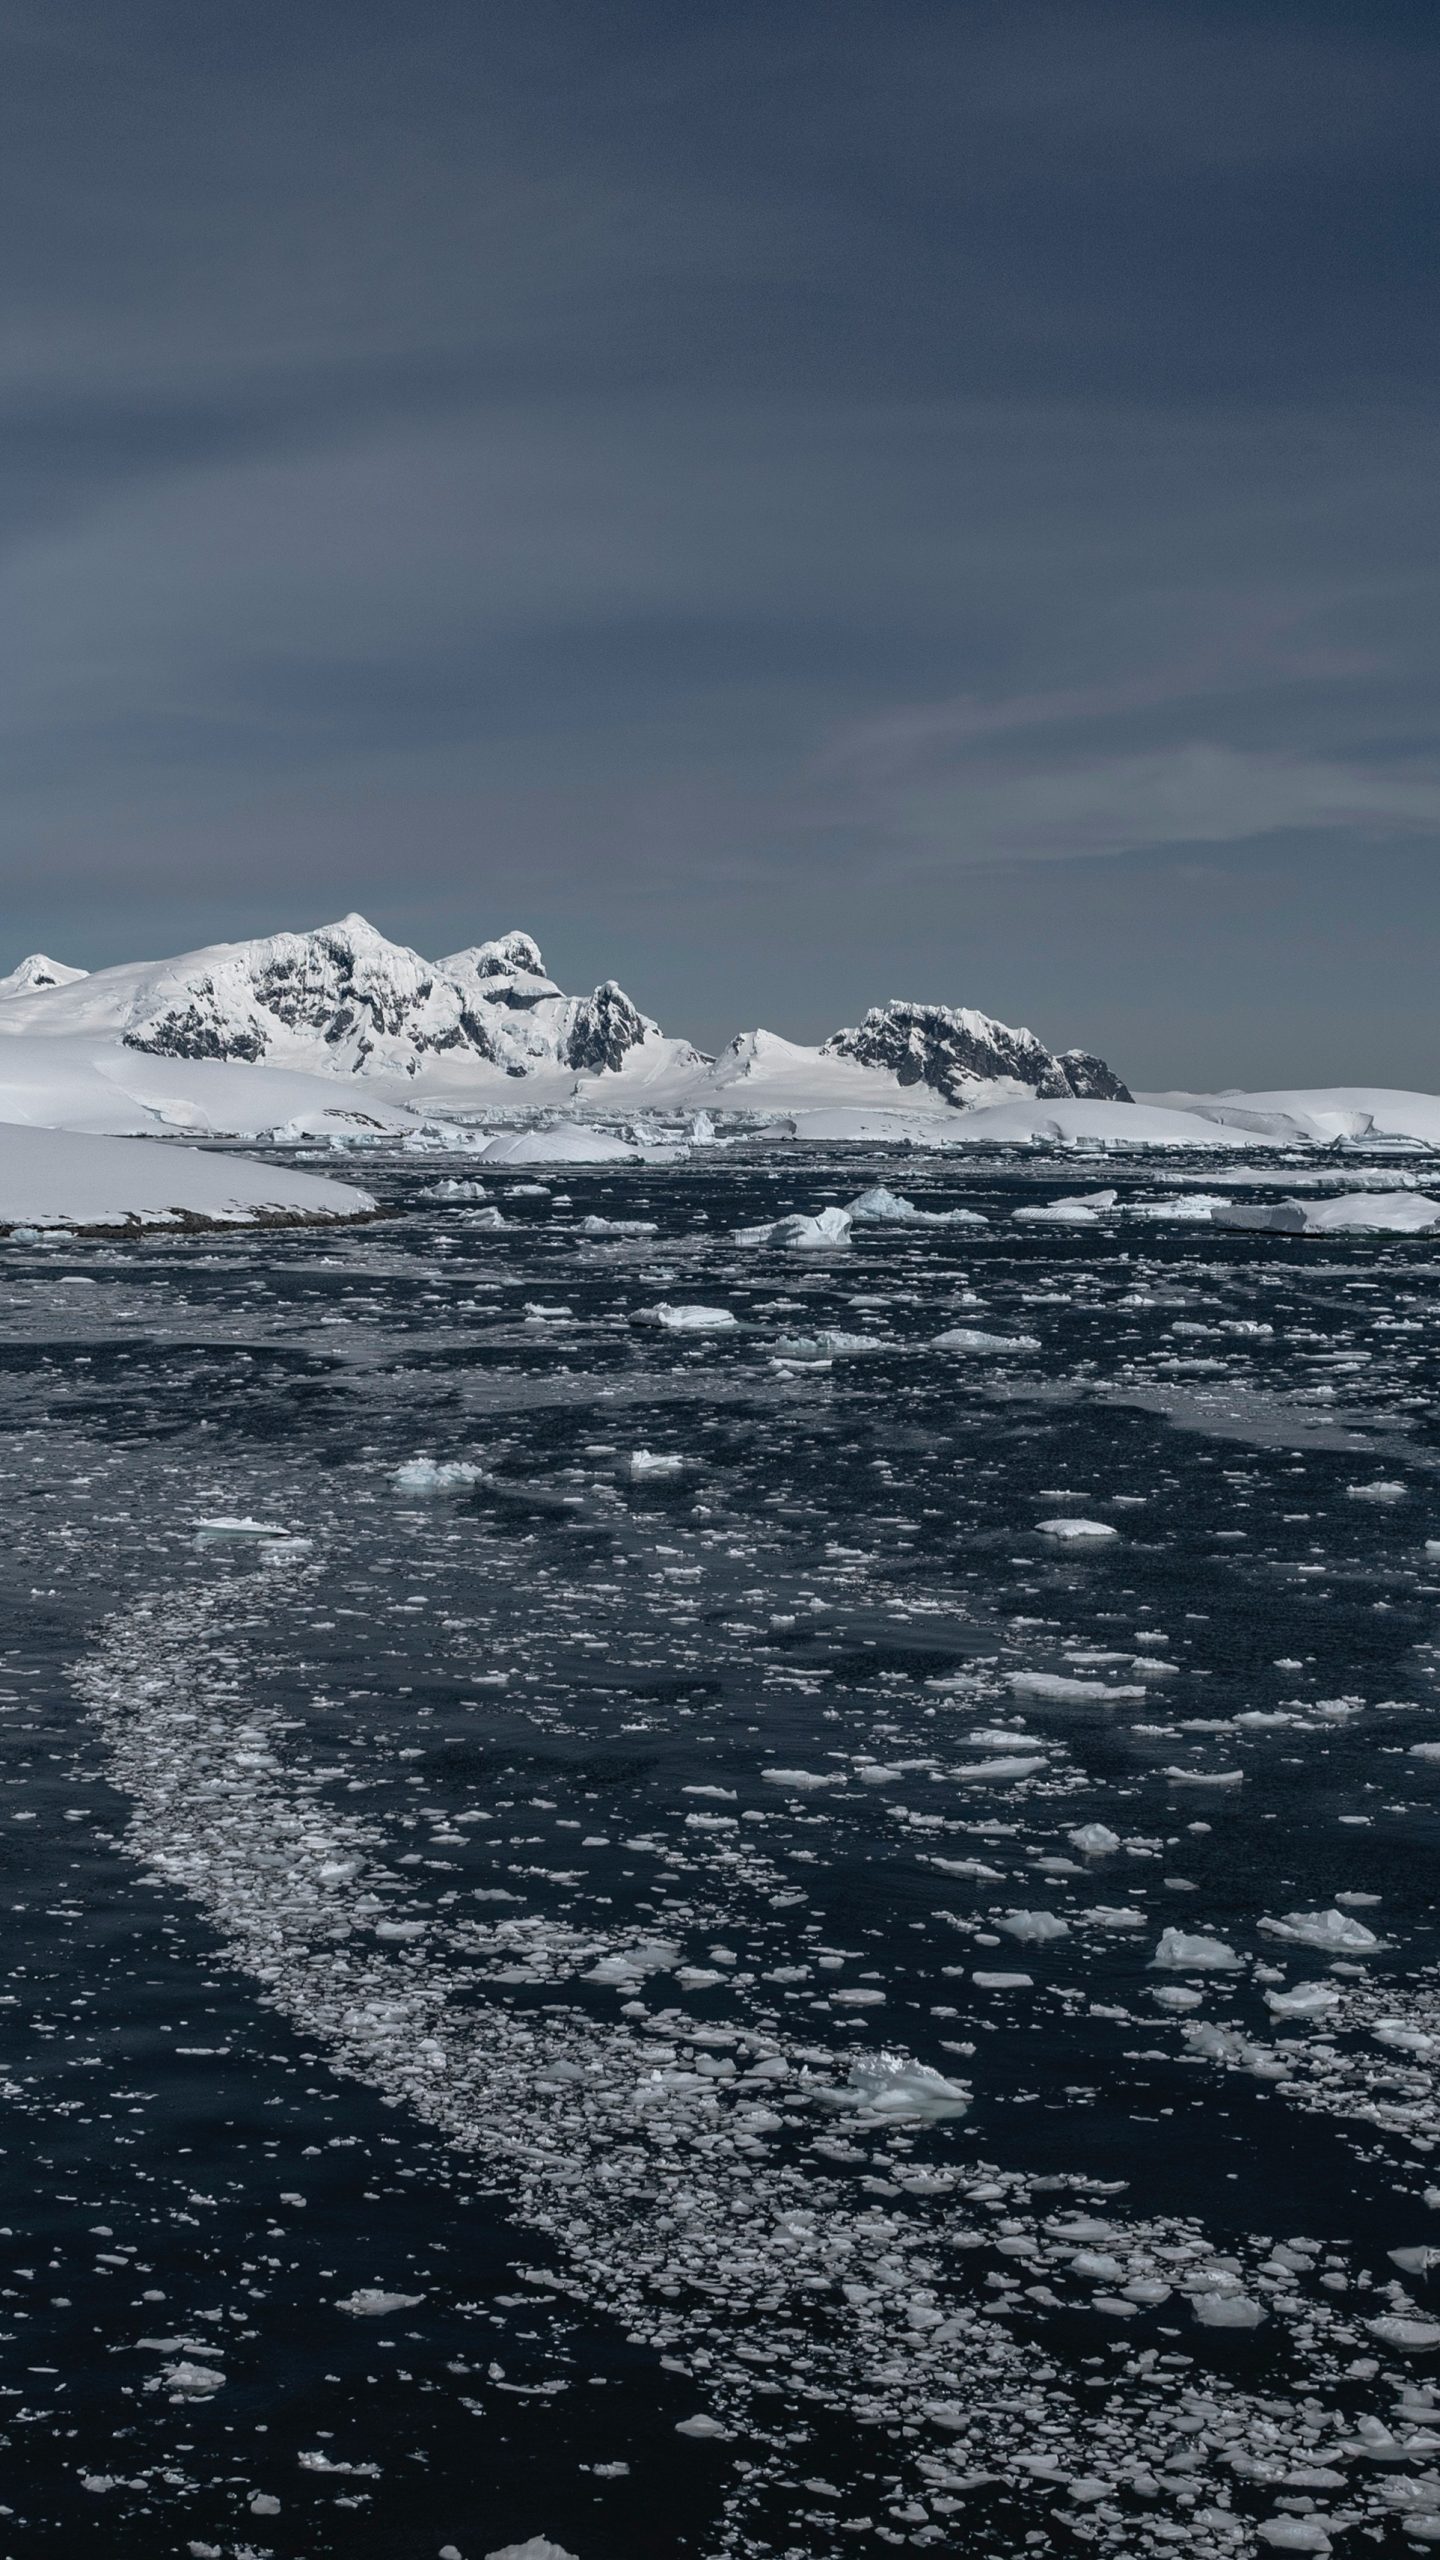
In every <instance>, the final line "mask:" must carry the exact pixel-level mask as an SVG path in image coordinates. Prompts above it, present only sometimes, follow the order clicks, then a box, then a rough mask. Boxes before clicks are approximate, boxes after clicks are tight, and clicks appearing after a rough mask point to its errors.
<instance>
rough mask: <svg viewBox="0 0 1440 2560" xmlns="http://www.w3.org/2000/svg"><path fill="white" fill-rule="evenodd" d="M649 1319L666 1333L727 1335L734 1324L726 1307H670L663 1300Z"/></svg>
mask: <svg viewBox="0 0 1440 2560" xmlns="http://www.w3.org/2000/svg"><path fill="white" fill-rule="evenodd" d="M651 1319H652V1322H654V1323H655V1324H658V1325H659V1326H661V1327H662V1329H663V1330H664V1331H665V1332H666V1333H728V1332H729V1331H730V1329H731V1327H732V1326H733V1325H734V1323H735V1318H734V1316H733V1315H732V1314H731V1313H730V1310H729V1308H728V1307H672V1306H671V1305H670V1304H669V1303H668V1301H667V1300H666V1299H664V1298H662V1299H661V1301H660V1304H659V1305H658V1306H657V1307H654V1308H652V1309H651Z"/></svg>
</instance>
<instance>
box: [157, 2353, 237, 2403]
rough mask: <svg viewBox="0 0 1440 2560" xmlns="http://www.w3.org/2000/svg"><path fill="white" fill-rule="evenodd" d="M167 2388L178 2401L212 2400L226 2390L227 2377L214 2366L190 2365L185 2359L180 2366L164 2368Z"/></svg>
mask: <svg viewBox="0 0 1440 2560" xmlns="http://www.w3.org/2000/svg"><path fill="white" fill-rule="evenodd" d="M162 2379H163V2381H164V2383H165V2386H166V2388H167V2389H168V2390H169V2391H170V2392H171V2393H172V2395H173V2396H174V2398H175V2399H177V2400H210V2399H213V2397H214V2395H215V2393H216V2392H217V2391H223V2390H224V2388H225V2376H224V2374H223V2373H220V2372H218V2371H217V2370H216V2368H215V2367H214V2366H213V2365H208V2364H190V2363H188V2362H186V2361H185V2360H184V2359H183V2358H182V2360H181V2361H180V2362H179V2363H178V2364H167V2365H165V2366H164V2367H163V2368H162Z"/></svg>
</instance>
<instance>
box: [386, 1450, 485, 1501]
mask: <svg viewBox="0 0 1440 2560" xmlns="http://www.w3.org/2000/svg"><path fill="white" fill-rule="evenodd" d="M484 1479H485V1469H484V1468H483V1467H477V1466H474V1465H472V1464H471V1462H470V1460H469V1459H468V1458H407V1459H406V1460H405V1462H404V1465H403V1466H399V1467H397V1468H396V1470H395V1483H396V1486H397V1488H398V1489H399V1491H400V1492H401V1493H420V1494H441V1493H464V1492H466V1491H467V1490H468V1488H469V1487H470V1486H471V1485H474V1484H482V1483H483V1482H484Z"/></svg>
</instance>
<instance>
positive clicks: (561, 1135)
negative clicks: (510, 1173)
mask: <svg viewBox="0 0 1440 2560" xmlns="http://www.w3.org/2000/svg"><path fill="white" fill-rule="evenodd" d="M480 1154H481V1156H482V1158H483V1159H484V1161H485V1162H486V1163H487V1164H638V1163H639V1162H640V1149H639V1148H638V1147H636V1146H632V1145H631V1144H630V1142H629V1140H628V1139H626V1138H621V1137H617V1135H616V1133H615V1131H614V1130H613V1129H599V1128H596V1127H595V1126H594V1124H593V1122H586V1121H583V1120H557V1121H556V1122H555V1124H554V1126H553V1127H552V1128H549V1129H516V1130H513V1131H511V1132H510V1133H509V1134H508V1135H506V1136H503V1137H497V1138H491V1139H490V1140H489V1141H488V1142H487V1144H486V1145H485V1146H483V1147H482V1148H481V1149H480Z"/></svg>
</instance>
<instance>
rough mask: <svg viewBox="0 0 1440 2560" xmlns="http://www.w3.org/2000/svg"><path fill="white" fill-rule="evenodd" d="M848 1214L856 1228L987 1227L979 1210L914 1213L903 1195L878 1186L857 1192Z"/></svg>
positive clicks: (914, 1210)
mask: <svg viewBox="0 0 1440 2560" xmlns="http://www.w3.org/2000/svg"><path fill="white" fill-rule="evenodd" d="M848 1214H849V1215H850V1217H852V1218H853V1219H854V1221H855V1223H856V1225H857V1226H869V1227H901V1226H914V1227H988V1225H989V1224H990V1221H989V1219H988V1218H982V1217H981V1215H980V1212H979V1210H978V1209H917V1208H916V1206H915V1203H914V1201H913V1200H907V1199H906V1198H905V1196H904V1194H903V1192H899V1191H887V1190H886V1188H885V1186H884V1184H883V1183H877V1184H876V1185H875V1186H874V1187H873V1189H871V1190H869V1191H861V1192H858V1193H857V1194H856V1196H855V1198H854V1199H853V1200H852V1201H850V1203H849V1204H848Z"/></svg>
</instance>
